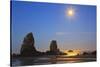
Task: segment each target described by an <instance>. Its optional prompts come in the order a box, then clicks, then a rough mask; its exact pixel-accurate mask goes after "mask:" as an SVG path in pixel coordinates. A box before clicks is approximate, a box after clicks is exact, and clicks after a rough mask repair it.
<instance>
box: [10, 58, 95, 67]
mask: <svg viewBox="0 0 100 67" xmlns="http://www.w3.org/2000/svg"><path fill="white" fill-rule="evenodd" d="M90 61H96V58H67V57H35V58H33V57H29V58H13V59H12V66H25V65H44V64H61V63H79V62H90Z"/></svg>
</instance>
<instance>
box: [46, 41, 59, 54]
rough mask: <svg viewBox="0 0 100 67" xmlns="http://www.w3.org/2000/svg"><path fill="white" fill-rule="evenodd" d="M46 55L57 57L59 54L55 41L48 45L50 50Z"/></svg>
mask: <svg viewBox="0 0 100 67" xmlns="http://www.w3.org/2000/svg"><path fill="white" fill-rule="evenodd" d="M46 53H47V54H50V55H58V54H60V51H59V49H58V47H57V41H56V40H52V41H51V43H50V50H49V51H47V52H46Z"/></svg>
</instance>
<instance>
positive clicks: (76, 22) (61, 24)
mask: <svg viewBox="0 0 100 67" xmlns="http://www.w3.org/2000/svg"><path fill="white" fill-rule="evenodd" d="M70 8H71V9H73V13H74V14H73V15H72V16H69V15H68V14H67V12H68V10H69V9H70ZM11 17H12V22H11V23H12V52H13V53H19V52H20V48H21V44H22V41H23V39H24V37H25V36H26V34H27V33H29V32H32V33H33V36H34V39H35V47H36V49H37V50H39V51H46V50H49V46H50V42H51V40H57V45H58V48H59V49H60V50H62V51H63V50H69V49H80V50H82V51H87V50H89V51H92V50H96V6H89V5H71V4H57V3H42V2H41V3H40V2H25V1H12V15H11Z"/></svg>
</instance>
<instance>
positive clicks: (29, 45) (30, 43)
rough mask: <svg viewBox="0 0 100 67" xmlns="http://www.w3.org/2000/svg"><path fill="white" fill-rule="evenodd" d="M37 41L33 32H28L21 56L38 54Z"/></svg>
mask: <svg viewBox="0 0 100 67" xmlns="http://www.w3.org/2000/svg"><path fill="white" fill-rule="evenodd" d="M34 44H35V41H34V37H33V34H32V32H30V33H28V34H27V35H26V36H25V38H24V40H23V43H22V47H21V51H20V54H21V56H34V55H37V53H38V51H37V50H36V48H35V46H34Z"/></svg>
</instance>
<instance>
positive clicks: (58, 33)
mask: <svg viewBox="0 0 100 67" xmlns="http://www.w3.org/2000/svg"><path fill="white" fill-rule="evenodd" d="M65 34H66V33H65V32H56V35H65Z"/></svg>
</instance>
